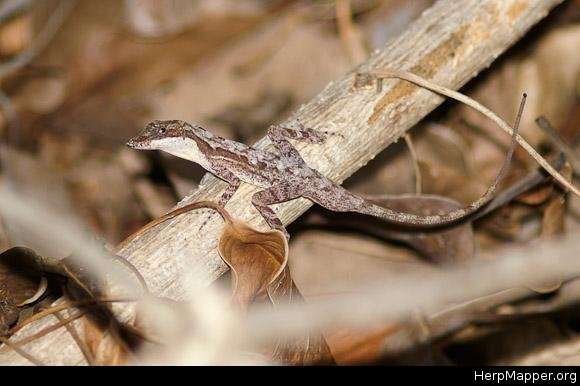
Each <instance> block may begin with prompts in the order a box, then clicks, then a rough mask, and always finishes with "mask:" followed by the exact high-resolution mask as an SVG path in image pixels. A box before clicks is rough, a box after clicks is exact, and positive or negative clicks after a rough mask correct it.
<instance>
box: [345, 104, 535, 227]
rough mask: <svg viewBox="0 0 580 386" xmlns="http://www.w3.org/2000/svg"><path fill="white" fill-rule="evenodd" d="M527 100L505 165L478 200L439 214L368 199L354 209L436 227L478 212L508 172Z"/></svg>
mask: <svg viewBox="0 0 580 386" xmlns="http://www.w3.org/2000/svg"><path fill="white" fill-rule="evenodd" d="M525 102H526V94H524V95H523V97H522V100H521V103H520V107H519V110H518V115H517V118H516V122H515V125H514V129H513V133H512V141H511V145H510V147H509V150H508V152H507V155H506V158H505V160H504V162H503V165H502V167H501V169H500V171H499V173H498V174H497V176H496V177H495V180H494V181H493V183H492V184H491V186H490V187H489V188H488V189H487V191H486V192H485V193H484V194H483V195H482V196H481V197H480V198H479V199H478V200H476V201H474V202H473V203H471V204H469V205H467V206H465V207H463V208H460V209H456V210H453V211H451V212H448V213H445V214H439V215H426V216H421V215H415V214H410V213H403V212H398V211H395V210H392V209H389V208H383V207H381V206H378V205H375V204H373V203H371V202H369V201H367V200H362V199H361V198H359V199H360V200H362V201H359V204H360V205H359V206H358V207H357V208H356V209H354V210H353V211H354V212H358V213H362V214H367V215H371V216H374V217H378V218H381V219H384V220H387V221H389V222H392V223H395V224H400V225H407V226H420V227H434V226H441V225H449V224H452V223H456V222H458V221H461V220H463V219H464V218H466V217H468V216H470V215H471V214H473V213H475V212H477V211H478V210H479V209H480V208H482V207H483V206H485V205H486V204H488V203H489V202H490V201H491V199H492V198H493V197H494V194H495V192H496V190H497V187H498V186H499V184H500V183H501V181H502V179H503V177H504V176H505V174H506V173H507V170H508V168H509V165H510V162H511V160H512V156H513V153H514V149H515V147H516V144H517V141H516V138H517V135H518V129H519V124H520V119H521V116H522V113H523V109H524V105H525Z"/></svg>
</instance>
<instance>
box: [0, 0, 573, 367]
mask: <svg viewBox="0 0 580 386" xmlns="http://www.w3.org/2000/svg"><path fill="white" fill-rule="evenodd" d="M561 1H562V0H440V1H439V2H437V3H436V4H435V5H434V6H433V7H432V8H430V9H429V10H428V11H426V12H425V13H424V14H423V15H422V16H421V17H420V18H419V20H417V21H416V22H414V23H413V24H412V25H411V26H410V27H409V28H408V30H407V31H406V32H405V33H403V34H402V35H401V36H399V37H398V38H397V39H394V40H393V41H391V42H390V43H389V44H387V45H386V46H385V47H384V48H383V49H382V50H380V51H378V52H376V53H375V54H374V55H373V56H372V57H371V58H369V59H368V60H367V61H366V62H364V63H363V64H361V65H360V66H359V67H358V68H356V69H355V70H356V71H371V70H379V69H382V68H385V67H390V68H395V69H400V70H406V71H410V72H412V73H415V74H417V75H420V76H422V77H424V78H426V79H429V80H431V81H433V82H435V83H437V84H440V85H442V86H445V87H448V88H451V89H458V88H460V87H461V86H462V85H464V84H465V83H466V82H468V81H469V80H470V79H472V78H473V77H475V76H476V75H477V74H478V73H479V72H480V71H482V70H483V69H485V68H486V67H488V66H489V65H490V64H491V63H492V62H493V61H494V60H495V59H496V58H497V57H498V56H499V55H500V54H501V53H503V52H504V51H505V50H506V49H507V48H508V47H510V46H511V45H512V44H514V43H515V42H516V41H517V40H518V39H520V38H521V37H522V36H523V35H524V34H525V33H526V31H528V30H529V29H530V28H531V27H532V26H533V25H534V24H536V23H537V22H538V21H539V20H541V19H542V18H543V17H545V16H546V15H547V14H548V12H549V11H550V10H551V9H552V8H553V7H555V6H556V5H557V4H559V3H560V2H561ZM354 73H355V71H353V72H351V73H349V74H346V75H345V76H344V77H343V78H342V79H339V80H337V81H335V82H332V83H330V84H329V85H328V86H327V87H326V88H325V89H324V90H323V91H322V92H321V93H320V94H319V95H318V96H317V97H316V98H314V99H313V100H312V101H311V102H310V103H308V104H306V105H304V106H302V108H301V109H300V110H299V111H298V112H297V113H296V115H295V117H296V118H299V119H300V120H301V121H302V122H303V123H304V124H305V125H306V126H309V127H312V128H314V129H325V130H331V131H334V132H337V133H340V134H341V136H333V137H331V138H330V139H329V140H328V142H327V143H326V144H324V145H304V144H296V147H297V149H298V150H299V151H300V153H301V154H302V155H303V157H304V159H305V160H306V162H307V163H308V164H309V165H311V166H312V167H313V168H316V169H317V170H319V171H320V172H321V173H323V174H324V175H326V176H328V177H329V178H331V179H332V180H334V181H336V182H339V183H342V182H343V181H344V180H345V179H346V178H348V177H349V176H350V175H352V174H353V173H354V172H356V171H357V170H358V169H359V168H361V167H362V166H364V165H365V164H366V163H367V162H369V161H370V160H371V159H372V158H374V157H375V156H376V155H377V154H378V153H379V152H380V151H382V150H383V149H384V148H386V147H387V146H389V145H390V144H391V143H393V142H395V141H396V140H397V139H398V138H399V137H400V136H402V135H403V134H404V133H405V131H406V130H408V129H409V128H411V127H412V126H413V125H415V124H416V123H417V122H419V121H420V120H421V119H422V118H423V117H424V116H425V115H427V114H428V113H429V112H430V111H432V110H433V109H434V108H436V107H437V106H438V105H439V104H440V103H441V102H442V101H443V98H441V97H440V96H437V95H435V94H433V93H431V92H429V91H427V90H423V89H420V88H418V87H416V86H413V85H411V84H409V83H407V82H403V81H398V80H390V81H387V82H385V85H384V87H383V89H382V91H381V92H380V93H377V92H376V91H374V90H358V91H354V90H353V89H352V82H353V78H354ZM288 76H292V74H288ZM257 146H259V147H262V148H263V147H266V146H269V144H268V141H267V140H265V139H262V140H261V141H259V143H258V145H257ZM224 187H225V184H224V183H223V182H221V181H220V180H218V179H217V178H215V177H213V176H206V177H205V178H204V180H203V183H202V185H201V187H200V188H199V189H198V190H197V191H195V192H193V193H191V194H190V195H189V196H188V197H187V198H185V199H184V200H183V201H182V203H181V204H186V203H191V202H194V201H199V200H217V197H219V195H221V193H222V191H223V189H224ZM255 191H256V190H255V188H254V187H252V186H249V185H243V186H242V187H241V188H240V189H239V191H238V192H237V194H236V195H235V196H234V197H233V199H232V200H231V202H230V203H229V204H228V206H227V210H228V211H229V212H230V213H231V214H232V216H234V217H237V218H241V219H244V220H245V221H248V222H249V223H251V224H253V225H259V226H264V224H263V223H262V220H261V217H260V216H259V214H258V213H257V212H256V211H255V210H254V208H253V207H252V205H251V203H250V198H251V196H252V194H253V193H254V192H255ZM310 205H311V203H310V202H309V201H307V200H305V199H297V200H294V201H291V202H288V203H284V204H281V205H278V206H277V207H276V208H275V210H276V211H277V213H278V215H279V217H280V218H281V219H282V221H283V222H284V223H285V224H289V223H291V222H292V221H293V220H295V219H296V218H297V217H298V216H300V215H301V214H302V213H304V211H306V210H307V209H308V207H309V206H310ZM206 216H207V212H190V213H189V214H186V215H182V216H180V217H178V218H176V219H174V220H173V221H170V222H168V223H165V224H162V225H160V226H159V227H157V228H156V229H153V230H152V231H150V232H148V233H147V234H145V235H143V236H142V237H139V238H137V239H135V240H133V242H131V243H129V244H128V245H127V246H125V248H124V249H123V250H121V255H122V256H124V257H126V258H127V259H128V260H129V261H131V262H132V263H133V264H134V265H135V266H136V267H137V268H138V269H139V270H140V271H141V273H142V274H143V276H144V277H145V278H146V280H147V282H148V284H149V287H150V288H151V290H152V292H154V293H155V294H157V295H161V296H166V297H170V298H174V299H181V298H183V297H184V295H185V292H186V290H185V288H186V286H185V285H184V283H186V282H187V280H192V279H193V280H195V281H196V283H197V284H200V283H201V284H206V283H209V282H211V281H212V280H214V279H216V278H217V277H219V276H220V275H221V274H222V273H223V272H224V271H225V270H226V269H227V267H226V265H225V264H224V263H223V262H222V261H221V259H220V257H219V256H218V253H217V250H216V246H217V236H218V235H219V228H220V227H221V226H222V222H221V220H219V219H218V216H214V221H210V222H209V223H208V224H207V225H206V227H205V228H204V231H203V232H198V229H199V227H200V226H201V224H202V223H203V222H204V220H205V219H206ZM186 279H187V280H186ZM67 344H68V346H67ZM70 345H74V343H72V341H71V340H70V338H66V331H62V330H61V331H58V332H55V333H53V334H51V335H48V336H47V337H46V338H44V339H42V340H41V341H39V342H35V343H33V344H31V345H28V346H27V347H26V349H27V351H29V352H30V353H32V354H34V355H37V356H39V357H40V358H42V359H43V360H47V359H50V360H49V363H69V364H70V363H80V362H82V359H81V354H80V352H77V350H75V349H71V348H70ZM45 350H46V351H45ZM43 351H44V352H43ZM47 351H48V352H50V354H48V355H47ZM55 355H57V356H58V358H51V356H55ZM8 356H10V358H8ZM7 361H9V362H11V363H24V360H22V359H20V358H18V357H17V356H16V354H13V353H12V354H10V355H8V354H2V355H0V362H4V363H6V362H7Z"/></svg>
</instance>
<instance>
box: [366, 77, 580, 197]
mask: <svg viewBox="0 0 580 386" xmlns="http://www.w3.org/2000/svg"><path fill="white" fill-rule="evenodd" d="M369 74H370V75H372V76H374V77H376V79H377V80H378V81H379V84H380V82H381V80H382V79H388V78H398V79H402V80H406V81H407V82H411V83H414V84H416V85H417V86H420V87H423V88H426V89H428V90H431V91H433V92H436V93H438V94H441V95H445V96H446V97H449V98H452V99H455V100H458V101H460V102H462V103H465V104H466V105H468V106H470V107H472V108H474V109H475V110H477V111H479V112H480V113H482V114H483V115H485V116H487V117H488V118H489V119H491V120H492V121H494V122H495V123H496V124H497V125H498V126H499V127H500V128H501V129H502V130H504V131H505V132H506V133H508V134H509V135H513V129H512V128H511V127H510V125H508V124H507V123H506V122H505V121H504V120H503V119H501V118H500V117H499V116H497V114H495V113H494V112H493V111H491V110H490V109H488V108H487V107H485V106H483V105H482V104H481V103H479V102H477V101H475V100H473V99H471V98H469V97H468V96H466V95H463V94H461V93H459V92H457V91H453V90H450V89H448V88H445V87H443V86H439V85H437V84H435V83H431V82H430V81H428V80H426V79H423V78H421V77H420V76H417V75H415V74H411V73H409V72H404V71H398V70H391V69H385V70H379V71H372V72H370V73H369ZM516 140H517V142H518V143H519V144H520V145H521V146H522V147H523V148H524V149H525V150H526V151H527V152H528V154H529V155H530V156H532V158H533V159H535V160H536V162H538V163H539V164H540V165H541V166H542V167H543V168H544V169H546V171H547V172H548V173H550V174H551V175H552V177H554V178H555V179H556V180H557V181H558V182H559V183H560V184H561V185H562V186H564V187H565V188H567V189H570V190H571V191H572V192H574V194H575V195H577V196H579V197H580V190H579V189H578V188H576V187H575V186H574V185H572V184H571V183H570V181H568V180H567V179H566V178H565V177H564V176H563V175H561V174H560V173H559V172H558V171H557V170H556V169H554V168H553V167H552V166H551V165H550V164H549V163H548V161H546V160H545V159H544V158H543V157H542V156H541V155H540V154H538V153H537V152H536V150H534V148H533V147H532V146H531V145H530V144H529V143H528V142H527V141H526V140H525V139H524V138H523V137H521V136H520V135H519V134H518V135H516Z"/></svg>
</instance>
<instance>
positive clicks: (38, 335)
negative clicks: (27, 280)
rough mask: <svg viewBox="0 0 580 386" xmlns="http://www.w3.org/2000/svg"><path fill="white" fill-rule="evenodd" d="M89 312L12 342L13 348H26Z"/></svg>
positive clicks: (83, 312)
mask: <svg viewBox="0 0 580 386" xmlns="http://www.w3.org/2000/svg"><path fill="white" fill-rule="evenodd" d="M87 312H88V311H80V312H79V313H77V314H75V315H74V316H71V317H69V318H67V319H64V320H63V321H62V322H58V323H56V324H53V325H51V326H48V327H46V328H43V329H42V330H40V331H38V332H37V333H36V334H33V335H30V336H27V337H26V338H22V339H20V340H19V341H17V342H11V343H12V346H14V345H16V347H21V346H24V345H25V344H28V343H30V342H32V341H34V340H36V339H39V338H42V337H43V336H45V335H48V334H50V333H51V332H53V331H56V330H58V329H59V328H61V327H62V326H64V325H66V324H67V323H70V322H72V321H75V320H77V319H79V318H80V317H82V316H84V315H85V314H86V313H87ZM11 348H12V347H11ZM5 351H6V350H3V349H0V352H5Z"/></svg>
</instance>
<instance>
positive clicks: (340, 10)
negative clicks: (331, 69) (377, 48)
mask: <svg viewBox="0 0 580 386" xmlns="http://www.w3.org/2000/svg"><path fill="white" fill-rule="evenodd" d="M351 8H352V7H351V2H350V0H337V1H336V22H337V26H338V35H339V36H340V40H341V41H342V45H343V46H344V48H345V49H346V51H347V52H348V55H349V56H350V59H351V61H352V62H353V63H355V64H357V63H360V62H362V61H363V60H365V58H366V57H367V52H366V49H365V47H364V44H363V42H362V39H361V36H360V34H359V31H358V30H357V28H356V26H355V25H354V23H353V21H352V9H351Z"/></svg>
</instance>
